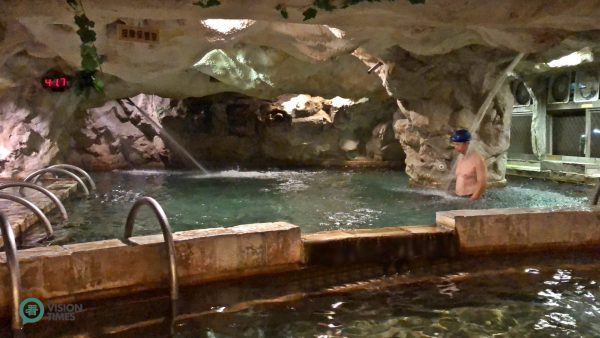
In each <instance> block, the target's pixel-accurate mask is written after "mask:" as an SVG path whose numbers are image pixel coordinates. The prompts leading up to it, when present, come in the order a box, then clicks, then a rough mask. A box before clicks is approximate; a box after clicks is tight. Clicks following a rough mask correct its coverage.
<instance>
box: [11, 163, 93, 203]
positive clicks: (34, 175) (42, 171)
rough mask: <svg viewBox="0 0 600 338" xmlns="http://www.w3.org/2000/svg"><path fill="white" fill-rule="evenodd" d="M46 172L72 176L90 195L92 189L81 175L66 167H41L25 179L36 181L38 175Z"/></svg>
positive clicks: (21, 190) (20, 191)
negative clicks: (89, 188)
mask: <svg viewBox="0 0 600 338" xmlns="http://www.w3.org/2000/svg"><path fill="white" fill-rule="evenodd" d="M45 173H60V174H65V175H67V176H70V177H71V178H72V179H74V180H75V181H77V183H79V185H81V188H83V192H84V193H85V195H86V196H89V195H90V191H89V190H88V188H87V186H86V185H85V183H83V181H82V180H81V178H79V176H77V175H75V174H73V173H72V172H70V171H68V170H65V169H60V168H44V169H39V170H36V171H34V172H32V173H31V174H29V175H28V176H27V177H25V179H24V180H23V181H24V182H29V180H34V181H33V182H34V183H35V182H36V181H37V177H38V176H40V175H41V174H45ZM22 192H23V188H19V193H22Z"/></svg>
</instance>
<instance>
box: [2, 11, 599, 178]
mask: <svg viewBox="0 0 600 338" xmlns="http://www.w3.org/2000/svg"><path fill="white" fill-rule="evenodd" d="M197 3H198V1H196V0H185V1H180V0H178V1H175V0H171V1H155V0H136V1H115V0H107V1H86V0H84V1H83V5H84V7H85V10H86V15H87V16H88V17H89V18H90V19H91V20H93V21H95V23H96V25H95V27H94V30H95V32H96V35H97V41H96V43H95V45H96V47H97V49H98V51H99V54H100V55H101V56H102V58H103V60H104V63H103V65H102V71H103V77H104V80H105V82H106V93H105V95H104V96H101V95H96V94H92V95H91V96H90V97H88V98H85V97H78V96H76V95H73V94H72V93H70V92H69V93H62V94H58V93H51V94H49V93H41V92H39V78H40V76H41V75H42V74H44V73H45V72H46V71H47V70H49V69H54V70H60V71H63V72H67V73H73V72H74V71H75V70H76V69H77V68H79V67H80V62H81V58H80V50H79V45H80V40H79V37H78V36H77V33H76V30H77V27H76V26H75V25H74V22H73V16H74V13H73V12H72V10H71V9H70V7H69V6H68V4H67V2H66V1H60V0H55V1H40V0H23V1H13V2H6V1H5V2H2V3H1V4H0V102H1V103H2V105H3V106H4V107H2V108H0V112H2V115H1V117H0V118H1V120H2V122H4V125H6V126H13V127H10V128H9V129H6V128H4V129H3V130H4V131H2V132H0V136H2V137H3V138H4V139H0V142H3V143H2V144H0V146H1V147H4V148H5V149H6V151H5V152H8V153H9V154H10V155H9V156H5V158H4V160H5V161H4V162H5V163H4V168H0V169H2V175H5V176H10V175H13V174H14V173H20V172H23V171H30V170H33V169H35V168H37V167H40V166H44V165H46V164H48V163H49V162H51V161H62V160H65V159H72V160H73V161H75V160H76V158H77V156H75V155H70V154H69V153H68V151H70V150H73V149H75V150H76V151H75V152H81V151H83V149H88V150H89V151H90V153H89V154H88V155H86V156H84V157H86V158H87V159H86V160H85V161H84V160H83V157H80V158H79V159H78V160H77V161H83V162H86V161H87V162H86V163H93V162H94V161H95V160H92V159H91V157H90V156H92V157H93V156H96V155H94V152H97V153H103V154H104V153H107V154H110V156H111V157H112V156H117V157H119V158H118V159H117V160H115V161H114V162H110V161H112V160H110V161H108V163H109V164H110V163H112V164H110V165H108V166H107V168H108V167H110V166H111V165H114V166H122V165H137V164H139V163H161V162H162V161H163V159H162V157H161V156H163V155H164V154H163V155H161V152H162V150H160V149H162V148H161V147H162V146H161V144H160V142H159V141H157V140H158V139H156V140H154V139H147V135H146V134H147V133H148V131H147V127H146V126H145V125H144V124H143V123H139V126H140V127H141V128H142V129H140V130H139V131H136V133H138V132H139V133H141V134H143V135H144V139H140V138H137V137H134V140H133V141H132V142H130V146H127V145H126V143H127V142H124V143H119V145H117V144H115V143H114V141H113V142H112V143H113V145H112V148H110V147H108V148H102V149H101V150H98V149H95V150H90V149H89V147H90V146H89V145H88V143H89V142H92V141H93V142H92V143H93V144H98V143H94V142H99V143H100V144H103V143H104V142H108V143H110V142H109V141H110V139H111V137H113V138H115V139H120V136H119V135H121V136H122V135H128V136H132V132H133V130H123V131H116V130H111V131H110V134H111V135H112V136H111V137H109V136H108V135H107V133H106V132H104V134H103V135H105V136H102V137H100V138H98V135H100V134H102V132H99V131H98V132H94V133H93V134H94V135H91V134H90V132H89V130H88V131H86V130H87V129H88V127H89V126H90V125H94V124H95V125H96V126H95V127H92V129H93V130H100V129H102V128H101V127H102V126H99V125H98V123H100V122H92V120H95V118H93V119H91V120H88V122H89V125H86V123H85V120H84V117H85V116H87V115H86V114H84V113H83V112H84V111H85V110H86V109H88V108H90V107H98V106H102V105H103V104H104V103H106V102H110V101H111V100H113V99H116V98H123V97H133V96H135V95H137V94H139V93H152V94H156V95H159V96H160V97H165V98H166V97H169V98H176V99H184V98H203V97H207V96H209V95H213V94H218V93H223V92H235V93H241V94H245V95H248V96H252V97H255V98H259V99H264V100H270V101H273V100H275V99H276V98H277V97H279V96H280V95H284V94H289V93H305V94H308V95H310V96H311V97H318V96H320V97H326V98H333V97H335V96H341V97H346V98H350V99H352V100H353V101H354V102H357V101H358V100H359V99H360V98H362V97H365V98H368V100H369V102H370V104H374V105H375V106H380V107H387V106H388V102H389V100H390V98H391V99H392V102H394V100H398V105H397V110H398V111H397V112H396V115H395V116H396V117H395V123H394V126H393V130H394V132H395V134H396V137H397V139H398V140H399V143H398V144H400V145H401V146H402V147H403V148H404V151H406V153H407V165H408V169H407V173H408V174H409V175H410V176H411V178H412V180H413V181H414V182H417V183H422V184H435V183H436V181H438V180H439V179H441V178H442V176H444V175H445V174H446V173H447V168H448V167H449V166H450V165H449V162H450V161H451V160H450V158H451V157H452V154H451V153H450V152H449V150H448V149H447V144H446V142H447V137H448V133H449V131H450V129H453V128H455V127H464V126H470V124H471V123H472V119H473V118H474V115H475V114H474V112H476V111H477V109H478V107H479V105H481V103H482V101H483V98H484V97H485V95H486V94H487V92H488V91H489V90H490V88H491V86H492V85H493V82H494V80H495V79H496V78H498V77H499V74H500V72H501V71H502V69H503V68H504V67H505V66H506V64H507V63H508V62H510V60H511V58H512V57H514V55H515V54H517V52H525V53H529V56H528V57H529V58H530V59H531V60H535V61H536V62H539V61H548V57H552V58H554V57H556V56H560V55H561V53H562V52H565V53H564V54H566V52H567V51H571V50H570V49H572V48H573V47H574V46H577V47H579V46H580V44H579V43H578V42H581V41H583V40H582V39H584V40H585V42H586V43H595V42H594V40H593V39H592V40H590V34H589V33H590V32H594V31H596V30H598V29H599V28H600V21H598V20H597V19H596V18H597V17H598V15H599V14H600V7H599V6H597V3H596V2H595V1H593V0H577V1H569V2H559V1H553V2H548V1H546V0H530V1H522V0H505V1H502V2H500V3H499V2H498V1H468V0H452V1H450V0H426V1H425V4H417V5H413V4H411V3H410V2H409V1H407V0H406V1H405V0H397V1H391V2H390V1H383V2H366V1H365V2H361V3H360V4H358V5H354V6H349V7H348V8H337V9H335V10H333V11H324V10H319V12H318V14H317V16H316V17H315V18H313V19H311V20H309V21H303V18H304V16H303V15H302V13H303V12H304V11H306V10H307V9H308V8H309V7H311V6H312V5H313V3H314V2H313V1H310V0H300V1H296V0H294V1H292V0H289V1H285V0H284V1H280V0H266V1H257V2H254V3H253V4H252V6H245V5H243V4H241V3H240V2H238V1H221V5H219V6H216V7H211V8H201V7H200V6H198V5H195V4H197ZM332 3H333V4H334V5H336V6H338V7H341V2H338V1H332ZM276 8H285V9H286V11H287V13H288V18H287V19H284V18H283V17H282V16H281V14H280V11H279V10H277V9H276ZM122 25H125V26H128V27H134V28H135V29H137V28H139V29H141V30H144V29H146V30H152V31H154V32H157V34H158V35H157V39H156V40H155V41H153V42H152V41H151V42H148V41H143V39H137V40H136V39H122V38H120V36H121V35H122V32H121V31H120V30H119V29H120V27H122ZM567 38H568V39H567ZM565 39H566V40H565ZM564 41H566V42H564ZM592 47H594V46H592ZM549 48H551V50H550V51H551V52H550V54H549V55H548V56H545V54H544V52H545V51H546V50H549ZM564 54H563V55H564ZM377 62H383V63H384V65H383V66H382V67H380V68H379V69H378V70H377V71H375V72H374V73H371V74H368V73H367V72H366V70H367V69H368V68H369V67H371V66H373V65H374V64H376V63H377ZM377 75H379V77H378V76H377ZM36 88H37V89H36ZM32 95H36V97H35V98H34V97H32ZM13 106H18V107H19V108H20V109H21V111H22V113H18V114H10V113H9V112H11V111H13V110H14V109H16V108H11V107H13ZM509 106H510V103H509V99H507V92H506V90H505V89H503V90H501V91H500V93H499V94H498V95H497V97H496V98H495V100H494V104H493V105H492V107H491V108H490V109H489V110H488V111H487V112H486V117H485V118H484V120H483V124H482V127H481V129H480V130H479V132H478V137H479V139H480V140H481V141H482V142H481V148H482V152H483V153H484V156H485V157H486V160H487V161H488V166H489V170H490V179H491V180H493V181H501V180H502V179H503V176H504V169H503V165H504V158H505V154H506V148H507V142H508V140H507V136H508V135H507V131H508V128H509V127H510V126H509V122H508V121H509V119H510V107H509ZM48 109H49V110H48ZM43 111H47V113H45V114H43V116H40V118H39V119H40V120H47V121H46V122H44V123H38V122H37V121H38V120H36V119H35V118H34V119H31V118H30V117H31V116H30V115H31V114H29V113H27V112H43ZM323 111H324V110H323ZM76 112H79V114H80V115H78V116H75V113H76ZM324 112H325V113H326V114H323V113H320V112H319V110H318V111H316V113H315V114H313V115H310V116H293V117H292V118H294V119H300V120H299V121H296V123H297V124H298V125H299V126H300V125H303V124H308V125H314V124H316V123H321V122H315V121H316V120H317V119H321V121H325V122H322V123H324V125H328V124H329V121H327V119H328V118H329V119H331V120H332V121H331V124H332V125H333V128H329V127H327V128H329V129H327V128H324V129H323V132H322V133H321V134H319V137H322V139H319V141H318V142H316V143H312V145H311V147H314V148H311V150H310V151H311V152H312V153H313V155H312V156H313V157H310V156H309V158H312V159H314V158H320V157H321V156H324V155H323V154H329V155H332V154H333V153H337V151H338V150H337V149H341V151H342V153H340V154H343V156H342V157H345V156H346V155H347V154H352V153H353V152H356V151H357V149H362V148H364V149H365V151H367V152H368V153H369V154H370V155H372V156H373V157H374V158H380V157H381V158H384V157H385V156H391V155H389V154H394V153H397V151H398V148H397V146H395V145H392V144H388V143H387V142H388V141H389V135H390V132H391V130H392V127H391V121H389V125H388V126H387V127H386V126H385V125H387V124H388V122H386V121H377V122H376V123H375V125H371V124H370V123H371V122H373V121H372V120H369V121H368V122H365V123H367V124H368V125H367V124H365V125H363V126H361V128H356V129H352V131H349V130H345V129H344V130H341V129H340V128H337V127H336V121H335V119H334V118H333V117H332V115H331V113H328V112H326V111H324ZM35 114H38V113H34V115H35ZM93 114H95V113H94V112H92V115H93ZM305 114H308V113H305ZM216 115H217V116H220V115H219V114H216ZM325 115H328V116H325ZM27 116H30V117H27ZM315 116H316V117H315ZM183 117H184V116H181V118H183ZM172 118H173V119H172V122H169V123H174V122H173V121H176V120H177V118H178V117H172ZM286 118H289V116H288V117H286ZM301 119H309V120H307V121H305V120H301ZM311 119H312V120H311ZM168 120H169V119H167V121H168ZM127 123H129V122H127ZM358 123H361V122H360V121H359V122H358ZM381 123H383V124H384V125H379V124H381ZM134 124H135V121H134ZM17 125H18V126H19V127H18V128H16V127H15V126H17ZM118 125H119V124H118V123H117V124H115V123H112V122H108V121H106V125H105V127H108V128H109V129H110V128H112V127H116V126H118ZM40 128H41V129H40ZM81 128H83V129H81ZM94 128H95V129H94ZM144 128H145V129H144ZM375 128H376V130H375ZM92 129H90V130H92ZM243 129H244V128H240V130H238V131H237V133H249V132H250V131H249V130H243ZM300 129H301V128H300ZM300 129H299V130H300ZM6 130H11V132H9V133H7V131H6ZM311 130H312V129H311ZM356 130H360V132H359V133H360V134H361V136H360V140H359V139H357V136H356V135H355V134H356ZM330 131H331V132H333V134H331V135H329V134H328V133H329V132H330ZM34 132H35V133H34ZM3 133H4V134H3ZM77 133H79V134H86V135H87V136H86V137H81V135H79V136H78V138H77V139H79V140H80V141H81V142H83V143H82V144H76V142H77V140H73V138H72V137H70V135H71V134H73V135H75V134H77ZM300 133H301V132H300ZM336 133H337V134H336ZM37 135H39V136H40V137H41V138H42V139H43V141H40V139H39V137H38V136H37ZM386 135H387V136H386ZM310 136H311V137H312V136H313V134H310ZM236 137H240V136H236ZM286 137H290V138H298V137H297V135H295V134H286V133H282V132H281V133H279V134H277V135H273V137H272V138H271V140H273V142H275V141H276V142H279V143H285V142H291V144H295V143H297V141H294V140H293V139H290V140H286V139H285V138H286ZM9 138H10V139H11V140H12V141H9V140H8V139H9ZM153 138H154V136H153ZM282 138H283V139H282ZM367 138H374V139H373V140H371V141H370V142H369V141H365V140H366V139H367ZM17 139H18V140H20V141H18V142H17V141H14V140H17ZM159 139H160V136H159ZM266 139H269V138H266ZM155 141H156V142H155ZM73 142H75V144H72V143H73ZM140 142H141V143H140ZM229 142H232V141H230V140H229V139H227V140H226V142H223V144H222V151H223V152H224V153H227V152H231V151H232V149H231V148H227V147H226V145H234V144H235V142H234V143H229ZM361 142H363V143H365V142H367V143H369V145H368V146H367V145H366V144H364V145H361ZM279 143H278V144H279ZM278 144H262V145H261V151H262V152H263V154H271V155H272V156H273V157H277V158H281V157H282V156H283V155H281V154H279V153H278V152H280V151H281V146H280V145H278ZM386 145H389V147H387V148H386V149H388V150H386V151H383V152H382V153H378V152H379V150H381V149H383V148H382V147H383V146H386ZM98 147H99V146H96V148H98ZM361 147H362V148H361ZM100 148H101V147H100ZM0 149H1V148H0ZM111 149H112V150H111ZM136 149H137V150H136ZM294 149H295V148H294ZM332 149H335V151H334V150H332ZM377 149H379V150H377ZM140 151H141V152H140ZM216 151H217V150H215V154H216ZM219 151H221V150H219ZM236 151H237V150H236ZM248 151H249V150H248ZM127 152H133V153H132V155H131V156H129V155H126V153H127ZM152 152H155V153H152ZM243 152H244V154H247V153H248V152H247V151H243ZM150 153H152V154H150ZM224 153H221V154H220V155H219V156H221V155H223V154H224ZM118 154H121V155H118ZM299 154H305V155H306V152H302V151H301V152H299ZM386 154H387V155H386ZM305 155H302V156H299V155H298V156H299V157H298V158H295V159H294V160H298V161H303V158H305ZM329 155H327V156H329ZM215 156H216V155H215ZM306 156H307V155H306ZM315 156H317V157H315ZM332 156H333V155H332ZM100 157H102V156H100ZM217 157H218V156H217ZM0 161H2V159H0ZM100 162H105V161H104V160H102V161H100ZM444 166H445V167H446V169H444Z"/></svg>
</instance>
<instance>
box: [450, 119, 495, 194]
mask: <svg viewBox="0 0 600 338" xmlns="http://www.w3.org/2000/svg"><path fill="white" fill-rule="evenodd" d="M469 141H471V133H469V131H467V130H465V129H459V130H457V131H455V132H454V133H453V134H452V136H451V137H450V142H452V146H453V147H454V150H456V151H458V152H459V153H460V154H459V155H458V159H457V160H456V195H458V196H463V197H469V198H470V200H471V201H475V200H477V199H479V198H480V197H481V195H482V194H483V192H484V191H485V185H486V180H487V173H486V167H485V162H484V161H483V158H481V155H479V153H478V152H477V151H475V150H472V149H471V150H469Z"/></svg>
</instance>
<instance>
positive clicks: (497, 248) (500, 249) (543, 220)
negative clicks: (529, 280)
mask: <svg viewBox="0 0 600 338" xmlns="http://www.w3.org/2000/svg"><path fill="white" fill-rule="evenodd" d="M436 223H437V225H438V226H441V227H446V228H448V229H451V230H453V231H455V232H456V235H457V240H458V244H459V252H460V253H461V254H480V253H510V252H528V251H543V250H547V249H568V248H575V247H576V248H590V247H595V246H598V245H600V207H587V208H564V209H536V208H511V209H485V210H453V211H442V212H437V213H436Z"/></svg>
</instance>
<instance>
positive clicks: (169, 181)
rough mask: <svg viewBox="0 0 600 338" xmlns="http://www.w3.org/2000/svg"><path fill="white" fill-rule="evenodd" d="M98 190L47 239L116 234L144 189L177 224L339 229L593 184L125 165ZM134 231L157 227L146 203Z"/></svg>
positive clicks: (536, 198)
mask: <svg viewBox="0 0 600 338" xmlns="http://www.w3.org/2000/svg"><path fill="white" fill-rule="evenodd" d="M94 179H95V180H96V184H97V186H98V191H97V193H96V195H95V197H93V198H90V199H79V200H70V201H67V202H66V203H65V205H66V208H67V210H68V211H69V215H70V221H69V222H67V223H64V224H62V225H61V226H59V227H58V228H57V229H56V234H55V239H54V240H53V242H52V243H53V244H69V243H80V242H89V241H96V240H104V239H112V238H121V237H122V236H123V227H124V223H125V219H126V217H127V213H128V211H129V208H130V207H131V206H132V205H133V203H134V201H135V200H136V199H137V198H139V197H140V196H143V195H146V196H151V197H153V198H155V199H156V200H157V201H158V202H159V203H161V205H162V206H163V208H164V209H165V212H166V214H167V216H168V217H169V221H170V223H171V226H172V227H173V230H174V231H182V230H190V229H203V228H214V227H230V226H235V225H239V224H247V223H261V222H274V221H286V222H289V223H292V224H295V225H298V226H300V228H301V229H302V233H304V234H307V233H315V232H320V231H331V230H340V229H359V228H360V229H365V228H371V229H372V228H381V227H389V226H401V225H414V224H434V223H435V212H436V211H441V210H456V209H486V208H509V207H520V208H527V207H529V208H542V207H579V206H583V205H586V204H587V203H588V202H587V195H588V194H589V192H590V187H588V186H580V185H574V184H558V183H555V182H548V181H540V180H528V179H523V178H512V177H509V178H508V186H507V187H505V188H493V189H490V190H489V191H488V192H487V193H486V194H485V196H484V198H483V199H482V200H480V201H477V202H475V203H472V202H470V201H468V200H466V199H464V198H458V197H456V196H452V195H451V194H449V193H446V192H442V191H439V190H431V189H417V188H410V187H408V177H407V175H406V174H405V173H403V172H398V171H392V170H362V171H342V172H340V171H334V170H316V171H314V170H313V171H307V170H304V171H264V172H257V171H254V172H243V171H242V172H241V171H225V172H219V173H214V174H211V175H209V176H206V175H199V174H196V173H193V172H172V171H122V172H110V173H98V174H95V175H94ZM139 216H140V217H139V221H138V222H137V224H136V230H135V233H136V234H138V235H148V234H156V233H159V231H158V227H157V226H156V221H155V219H154V217H153V216H152V214H151V213H150V212H149V211H148V210H142V211H141V212H140V214H139Z"/></svg>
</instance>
